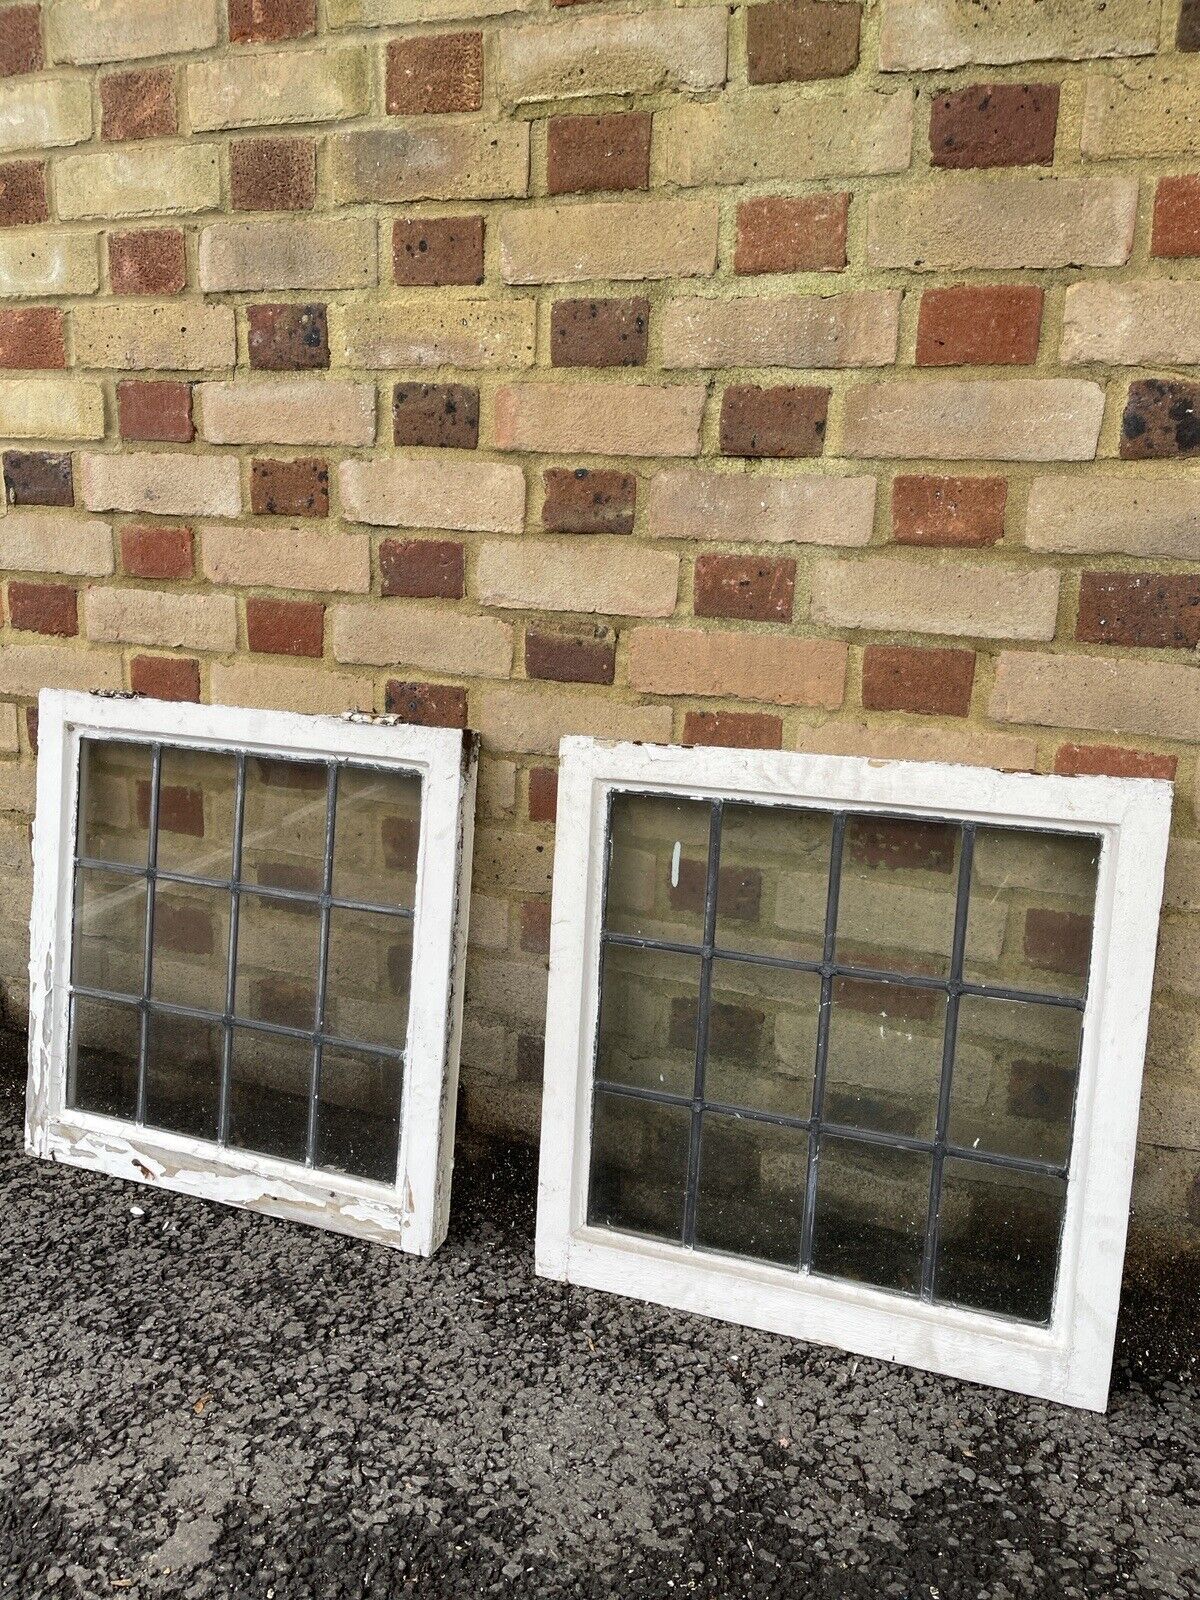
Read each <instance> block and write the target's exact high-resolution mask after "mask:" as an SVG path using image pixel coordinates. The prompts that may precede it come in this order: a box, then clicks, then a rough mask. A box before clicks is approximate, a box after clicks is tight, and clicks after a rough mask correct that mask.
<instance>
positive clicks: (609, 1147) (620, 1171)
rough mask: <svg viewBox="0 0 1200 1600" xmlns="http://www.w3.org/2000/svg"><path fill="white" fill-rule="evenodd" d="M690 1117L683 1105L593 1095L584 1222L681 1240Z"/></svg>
mask: <svg viewBox="0 0 1200 1600" xmlns="http://www.w3.org/2000/svg"><path fill="white" fill-rule="evenodd" d="M691 1129H692V1113H691V1109H690V1108H689V1107H688V1106H671V1105H662V1104H661V1103H660V1102H658V1101H654V1100H635V1099H633V1098H631V1097H630V1096H629V1095H621V1094H609V1093H607V1092H606V1091H605V1090H603V1089H598V1090H597V1091H596V1102H595V1107H594V1109H593V1114H592V1164H591V1174H590V1178H589V1184H588V1222H589V1223H590V1224H591V1225H592V1226H593V1227H601V1228H615V1229H617V1230H618V1231H619V1232H621V1233H641V1234H648V1235H649V1236H650V1237H651V1238H654V1239H666V1240H668V1241H669V1242H670V1243H672V1244H679V1243H680V1242H681V1241H682V1239H683V1211H684V1196H685V1192H686V1189H687V1174H688V1155H689V1150H690V1146H691Z"/></svg>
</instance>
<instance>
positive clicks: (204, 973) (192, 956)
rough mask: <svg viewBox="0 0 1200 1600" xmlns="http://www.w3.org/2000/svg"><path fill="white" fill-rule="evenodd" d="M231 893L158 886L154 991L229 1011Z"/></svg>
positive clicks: (173, 1001)
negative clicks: (227, 989) (226, 994)
mask: <svg viewBox="0 0 1200 1600" xmlns="http://www.w3.org/2000/svg"><path fill="white" fill-rule="evenodd" d="M229 907H230V899H229V894H228V891H226V890H224V889H205V888H202V887H201V886H200V885H198V884H191V883H170V882H163V881H162V880H161V879H160V880H159V881H158V883H157V884H156V885H155V890H154V953H153V960H152V962H151V968H150V993H151V996H152V997H153V998H154V999H155V1000H164V1001H166V1002H167V1003H168V1004H170V1005H177V1006H191V1007H192V1008H193V1009H194V1010H197V1011H216V1012H218V1013H221V1012H223V1011H224V1010H225V991H226V987H227V985H228V982H229Z"/></svg>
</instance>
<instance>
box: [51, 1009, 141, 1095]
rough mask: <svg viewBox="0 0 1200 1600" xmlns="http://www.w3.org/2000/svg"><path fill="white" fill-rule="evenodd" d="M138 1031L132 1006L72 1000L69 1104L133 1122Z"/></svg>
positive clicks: (139, 1026) (68, 1084) (136, 1018)
mask: <svg viewBox="0 0 1200 1600" xmlns="http://www.w3.org/2000/svg"><path fill="white" fill-rule="evenodd" d="M140 1033H141V1018H140V1016H139V1015H138V1010H137V1007H136V1006H119V1005H109V1004H108V1002H107V1001H104V1000H89V999H87V998H86V997H84V996H81V995H77V996H76V997H75V999H73V1000H72V1002H71V1046H70V1056H69V1059H68V1063H67V1104H68V1105H69V1106H73V1107H74V1108H75V1109H76V1110H78V1111H94V1112H96V1113H97V1114H98V1115H99V1116H103V1117H120V1118H121V1119H122V1121H124V1122H132V1121H133V1119H134V1118H135V1117H136V1116H137V1089H138V1040H139V1036H140Z"/></svg>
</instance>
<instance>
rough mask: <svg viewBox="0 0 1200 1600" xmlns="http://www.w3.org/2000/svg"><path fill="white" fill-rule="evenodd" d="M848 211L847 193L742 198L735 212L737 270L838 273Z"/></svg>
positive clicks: (735, 264)
mask: <svg viewBox="0 0 1200 1600" xmlns="http://www.w3.org/2000/svg"><path fill="white" fill-rule="evenodd" d="M849 212H850V196H849V195H848V194H846V193H844V192H843V193H841V194H828V195H825V194H818V195H810V196H805V197H803V198H791V197H789V196H787V195H768V196H766V197H765V198H763V199H761V200H743V201H742V202H741V204H740V205H739V206H738V209H737V244H736V246H735V249H734V256H733V270H734V271H735V272H740V273H745V274H754V273H762V272H840V271H841V270H842V268H843V267H844V266H845V265H846V225H847V220H848V217H849Z"/></svg>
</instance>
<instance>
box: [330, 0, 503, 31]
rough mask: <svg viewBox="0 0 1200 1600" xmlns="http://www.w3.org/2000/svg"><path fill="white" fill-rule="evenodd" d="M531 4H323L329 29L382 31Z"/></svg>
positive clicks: (391, 0)
mask: <svg viewBox="0 0 1200 1600" xmlns="http://www.w3.org/2000/svg"><path fill="white" fill-rule="evenodd" d="M532 3H533V0H325V25H326V27H329V28H381V27H384V26H386V25H387V24H389V23H395V22H456V21H458V19H459V18H461V17H499V16H505V15H508V14H509V13H511V12H515V11H528V10H529V9H530V7H531V5H532Z"/></svg>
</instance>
